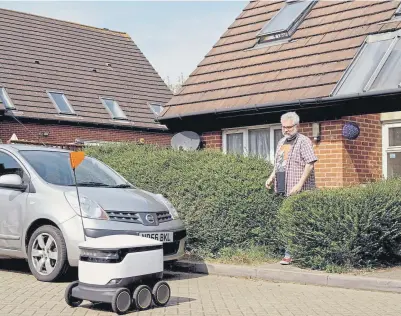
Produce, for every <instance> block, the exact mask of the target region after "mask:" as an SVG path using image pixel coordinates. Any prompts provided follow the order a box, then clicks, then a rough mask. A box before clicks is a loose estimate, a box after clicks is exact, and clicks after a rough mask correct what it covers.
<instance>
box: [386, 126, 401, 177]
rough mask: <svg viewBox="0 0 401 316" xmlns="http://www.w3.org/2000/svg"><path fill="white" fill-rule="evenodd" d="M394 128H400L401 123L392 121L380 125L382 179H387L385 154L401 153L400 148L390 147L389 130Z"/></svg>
mask: <svg viewBox="0 0 401 316" xmlns="http://www.w3.org/2000/svg"><path fill="white" fill-rule="evenodd" d="M394 127H400V128H401V121H392V122H386V123H383V125H382V169H383V177H384V178H385V179H387V170H388V162H387V154H388V153H392V152H396V153H398V152H399V153H401V146H390V145H389V143H390V140H389V136H390V133H389V129H390V128H394Z"/></svg>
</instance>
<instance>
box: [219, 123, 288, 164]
mask: <svg viewBox="0 0 401 316" xmlns="http://www.w3.org/2000/svg"><path fill="white" fill-rule="evenodd" d="M258 129H270V131H269V143H270V144H269V148H270V153H269V158H268V159H267V160H266V161H269V162H270V163H273V162H274V156H275V150H276V148H275V146H274V131H275V130H280V131H281V125H280V124H264V125H252V126H244V127H239V128H227V129H224V130H222V147H223V153H224V154H227V135H230V134H236V133H242V145H243V148H242V149H243V155H244V156H245V157H247V156H249V131H250V130H258Z"/></svg>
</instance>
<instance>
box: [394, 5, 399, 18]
mask: <svg viewBox="0 0 401 316" xmlns="http://www.w3.org/2000/svg"><path fill="white" fill-rule="evenodd" d="M394 15H395V16H397V17H399V16H401V4H400V5H399V6H398V8H397V10H396V11H395V13H394Z"/></svg>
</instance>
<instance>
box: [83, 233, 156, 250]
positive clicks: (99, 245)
mask: <svg viewBox="0 0 401 316" xmlns="http://www.w3.org/2000/svg"><path fill="white" fill-rule="evenodd" d="M162 245H163V243H162V242H161V241H158V240H154V239H151V238H146V237H140V236H136V235H110V236H104V237H98V238H94V239H90V240H87V241H84V242H82V243H81V244H80V245H79V248H80V249H101V250H117V249H126V248H142V247H149V246H162Z"/></svg>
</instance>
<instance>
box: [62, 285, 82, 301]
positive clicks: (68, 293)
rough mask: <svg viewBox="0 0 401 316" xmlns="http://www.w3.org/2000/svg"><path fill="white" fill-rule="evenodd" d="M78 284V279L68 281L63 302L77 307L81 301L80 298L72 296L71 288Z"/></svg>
mask: <svg viewBox="0 0 401 316" xmlns="http://www.w3.org/2000/svg"><path fill="white" fill-rule="evenodd" d="M78 284H79V282H78V281H75V282H72V283H70V284H69V285H68V286H67V288H66V289H65V292H64V299H65V302H66V303H67V304H68V305H69V306H71V307H78V306H79V305H81V303H82V300H81V299H79V298H75V297H73V296H72V289H73V288H74V287H76V286H78Z"/></svg>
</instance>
